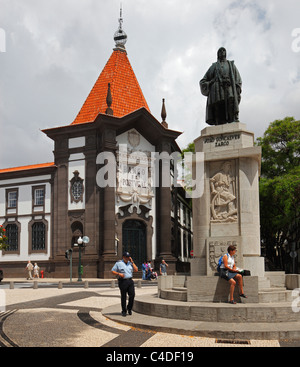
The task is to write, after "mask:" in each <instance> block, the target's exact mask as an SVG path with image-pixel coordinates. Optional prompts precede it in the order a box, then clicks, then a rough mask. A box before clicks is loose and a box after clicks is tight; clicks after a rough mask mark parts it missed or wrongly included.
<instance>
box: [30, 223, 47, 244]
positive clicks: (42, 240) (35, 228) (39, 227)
mask: <svg viewBox="0 0 300 367" xmlns="http://www.w3.org/2000/svg"><path fill="white" fill-rule="evenodd" d="M45 247H46V226H45V224H44V223H43V222H36V223H34V224H33V225H32V250H33V251H37V250H45Z"/></svg>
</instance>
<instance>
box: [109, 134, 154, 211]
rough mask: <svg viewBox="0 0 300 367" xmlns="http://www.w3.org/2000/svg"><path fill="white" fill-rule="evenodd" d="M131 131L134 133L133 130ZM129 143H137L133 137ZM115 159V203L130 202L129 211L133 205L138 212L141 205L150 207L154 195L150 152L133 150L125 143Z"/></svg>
mask: <svg viewBox="0 0 300 367" xmlns="http://www.w3.org/2000/svg"><path fill="white" fill-rule="evenodd" d="M131 132H132V133H134V130H132V131H131ZM136 134H137V135H138V136H140V135H139V134H138V133H136ZM128 138H129V137H128ZM130 144H131V145H133V144H137V140H136V139H135V138H133V139H132V141H131V143H130ZM125 147H127V149H125ZM117 159H118V171H117V190H116V194H117V203H119V202H120V206H122V202H123V203H130V204H131V206H132V207H131V208H129V209H128V210H129V212H130V211H132V210H133V207H136V208H137V209H138V212H140V206H141V205H148V206H149V207H150V208H151V205H152V198H153V197H154V193H153V190H152V181H151V180H152V177H151V176H152V173H151V167H152V164H151V162H152V161H151V159H152V158H151V152H140V151H134V150H131V149H128V146H126V145H125V146H122V147H120V149H119V152H118V153H117Z"/></svg>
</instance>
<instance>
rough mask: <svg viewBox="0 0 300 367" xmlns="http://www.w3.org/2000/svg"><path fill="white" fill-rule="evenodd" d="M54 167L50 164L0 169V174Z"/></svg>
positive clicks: (52, 163)
mask: <svg viewBox="0 0 300 367" xmlns="http://www.w3.org/2000/svg"><path fill="white" fill-rule="evenodd" d="M54 166H55V164H54V162H51V163H40V164H33V165H30V166H21V167H12V168H5V169H0V174H1V173H8V172H17V171H26V170H31V169H39V168H46V167H54Z"/></svg>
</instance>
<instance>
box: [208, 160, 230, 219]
mask: <svg viewBox="0 0 300 367" xmlns="http://www.w3.org/2000/svg"><path fill="white" fill-rule="evenodd" d="M232 171H233V169H232V162H230V161H226V162H223V163H222V165H221V168H220V171H219V172H218V173H216V174H215V175H214V176H213V177H212V178H211V179H210V208H211V222H214V223H224V222H231V223H233V222H237V197H236V195H237V194H236V192H237V188H236V186H237V185H236V179H235V175H233V174H232ZM234 171H235V170H234Z"/></svg>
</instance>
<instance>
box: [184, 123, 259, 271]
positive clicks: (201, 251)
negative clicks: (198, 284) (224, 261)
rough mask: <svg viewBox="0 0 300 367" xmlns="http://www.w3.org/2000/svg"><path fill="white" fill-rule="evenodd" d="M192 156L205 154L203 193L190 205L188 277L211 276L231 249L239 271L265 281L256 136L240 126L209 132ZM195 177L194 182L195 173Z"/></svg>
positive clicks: (197, 145)
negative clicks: (191, 248)
mask: <svg viewBox="0 0 300 367" xmlns="http://www.w3.org/2000/svg"><path fill="white" fill-rule="evenodd" d="M195 150H196V152H203V153H204V156H203V159H204V176H203V181H202V182H203V185H204V190H203V192H201V196H200V197H197V198H194V199H193V224H194V256H195V259H193V261H192V264H191V275H208V276H209V275H212V274H214V273H215V271H216V267H217V262H218V259H219V257H220V256H221V255H222V254H224V253H226V251H227V247H228V246H229V245H230V244H233V245H235V246H236V247H237V253H236V263H237V266H238V267H240V268H244V269H248V270H251V274H252V275H256V276H264V259H263V258H262V257H261V256H260V255H261V253H260V220H259V188H258V178H259V174H260V161H261V148H260V147H255V146H254V134H253V133H251V132H250V131H248V130H247V129H246V125H245V124H242V123H231V124H226V125H220V126H210V127H207V128H205V129H203V130H202V131H201V136H200V137H199V138H197V139H196V140H195ZM196 159H201V155H200V157H199V156H197V157H196ZM196 163H197V162H196ZM195 167H196V165H195V166H194V168H195ZM193 174H194V178H195V179H196V180H197V173H196V172H195V169H194V172H193ZM198 174H199V173H198Z"/></svg>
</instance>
